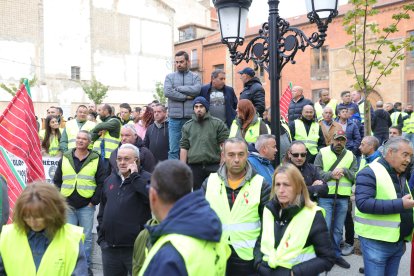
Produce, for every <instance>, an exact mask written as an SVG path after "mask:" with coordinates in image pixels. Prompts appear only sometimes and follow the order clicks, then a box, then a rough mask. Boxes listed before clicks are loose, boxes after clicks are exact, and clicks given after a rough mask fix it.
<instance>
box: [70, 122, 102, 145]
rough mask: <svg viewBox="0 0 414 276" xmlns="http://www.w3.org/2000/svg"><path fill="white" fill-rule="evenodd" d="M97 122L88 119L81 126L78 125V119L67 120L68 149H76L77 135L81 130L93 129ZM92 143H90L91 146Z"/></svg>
mask: <svg viewBox="0 0 414 276" xmlns="http://www.w3.org/2000/svg"><path fill="white" fill-rule="evenodd" d="M95 125H96V124H95V123H94V122H91V121H86V122H85V123H84V124H83V125H82V127H81V128H79V126H78V121H77V120H76V119H74V120H70V121H68V122H66V128H65V129H66V135H67V136H68V150H70V149H74V148H75V147H76V136H77V135H78V133H79V131H80V130H86V131H91V130H92V129H93V128H94V127H95ZM91 147H92V145H90V148H91Z"/></svg>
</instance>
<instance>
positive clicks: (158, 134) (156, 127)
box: [144, 104, 169, 163]
mask: <svg viewBox="0 0 414 276" xmlns="http://www.w3.org/2000/svg"><path fill="white" fill-rule="evenodd" d="M153 109H154V123H152V124H150V125H149V127H148V129H147V131H146V132H145V138H144V146H145V147H146V148H147V149H149V150H150V151H151V152H152V154H153V155H154V158H155V161H156V162H157V163H158V162H159V161H163V160H166V159H168V148H169V138H168V120H167V110H166V109H165V106H164V105H162V104H155V106H154V108H153Z"/></svg>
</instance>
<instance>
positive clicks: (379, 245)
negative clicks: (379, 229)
mask: <svg viewBox="0 0 414 276" xmlns="http://www.w3.org/2000/svg"><path fill="white" fill-rule="evenodd" d="M359 241H360V243H361V249H362V256H363V258H364V267H365V275H367V276H371V275H372V276H377V275H384V276H385V275H386V276H394V275H397V274H398V267H399V266H400V260H401V257H402V255H403V254H404V242H403V241H399V242H384V241H377V240H372V239H367V238H364V237H361V236H360V237H359Z"/></svg>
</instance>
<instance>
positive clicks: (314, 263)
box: [254, 198, 335, 276]
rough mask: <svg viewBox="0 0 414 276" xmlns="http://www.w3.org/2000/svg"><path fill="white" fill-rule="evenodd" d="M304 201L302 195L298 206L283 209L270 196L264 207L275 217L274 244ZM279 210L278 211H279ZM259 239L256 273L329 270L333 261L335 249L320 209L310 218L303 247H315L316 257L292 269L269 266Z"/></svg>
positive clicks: (307, 273)
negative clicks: (311, 220) (311, 219)
mask: <svg viewBox="0 0 414 276" xmlns="http://www.w3.org/2000/svg"><path fill="white" fill-rule="evenodd" d="M303 206H304V202H303V199H302V204H301V207H299V206H297V205H291V206H288V207H287V208H285V209H282V211H281V206H280V204H279V202H278V200H277V198H275V199H272V200H271V201H270V202H269V203H268V204H267V205H266V207H265V208H267V209H269V210H270V212H272V214H273V217H274V218H275V224H274V232H275V248H277V246H278V245H279V244H280V241H281V240H282V237H283V235H284V233H285V231H286V229H287V227H288V225H289V223H290V222H291V221H292V219H293V218H294V217H295V216H296V214H298V213H299V212H300V210H302V208H303ZM280 211H281V212H280ZM260 241H261V239H259V241H258V242H257V243H256V246H255V250H254V256H255V267H257V268H258V271H259V275H265V276H267V275H269V276H270V275H272V276H274V275H277V276H279V275H280V276H284V275H286V276H290V275H291V272H293V275H306V276H309V275H319V274H320V273H322V272H324V271H329V270H331V268H332V266H333V265H334V261H335V260H334V258H335V257H334V256H335V254H334V251H333V247H332V245H331V241H330V238H329V232H328V227H327V226H326V222H325V218H324V217H323V214H322V212H321V211H318V212H316V215H315V218H314V220H313V223H312V226H311V229H310V232H309V235H308V239H307V241H306V244H305V247H308V246H310V245H313V246H314V248H315V254H316V258H313V259H311V260H308V261H305V262H303V263H299V264H297V265H295V266H293V267H292V269H291V270H290V269H288V268H284V267H281V266H279V267H277V268H276V269H272V268H270V267H269V266H268V265H267V263H266V262H264V261H263V260H262V258H263V254H262V252H261V251H260V246H261V243H260Z"/></svg>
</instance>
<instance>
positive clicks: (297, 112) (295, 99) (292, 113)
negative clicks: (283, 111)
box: [288, 86, 313, 122]
mask: <svg viewBox="0 0 414 276" xmlns="http://www.w3.org/2000/svg"><path fill="white" fill-rule="evenodd" d="M305 105H311V106H313V102H312V101H311V100H309V99H306V98H305V97H304V96H303V88H302V87H300V86H294V87H293V88H292V100H291V101H290V104H289V112H288V119H289V122H293V121H294V120H296V119H298V118H300V116H301V115H302V109H303V107H304V106H305Z"/></svg>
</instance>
